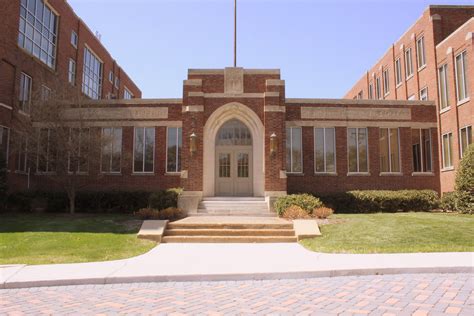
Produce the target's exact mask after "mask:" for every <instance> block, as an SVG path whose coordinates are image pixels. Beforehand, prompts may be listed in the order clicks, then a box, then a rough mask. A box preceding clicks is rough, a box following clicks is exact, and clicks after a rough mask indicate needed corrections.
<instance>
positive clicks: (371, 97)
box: [368, 81, 374, 100]
mask: <svg viewBox="0 0 474 316" xmlns="http://www.w3.org/2000/svg"><path fill="white" fill-rule="evenodd" d="M368 97H369V100H373V99H374V83H373V82H372V81H371V82H370V83H369V95H368Z"/></svg>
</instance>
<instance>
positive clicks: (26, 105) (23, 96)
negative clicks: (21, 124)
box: [18, 72, 33, 113]
mask: <svg viewBox="0 0 474 316" xmlns="http://www.w3.org/2000/svg"><path fill="white" fill-rule="evenodd" d="M32 81H33V80H32V79H31V77H30V76H28V75H27V74H25V73H23V72H22V73H21V75H20V96H19V98H18V100H20V110H22V111H23V112H25V113H29V112H30V99H31V86H32Z"/></svg>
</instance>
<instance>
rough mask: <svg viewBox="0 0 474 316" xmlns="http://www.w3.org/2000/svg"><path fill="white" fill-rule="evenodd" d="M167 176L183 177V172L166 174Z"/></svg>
mask: <svg viewBox="0 0 474 316" xmlns="http://www.w3.org/2000/svg"><path fill="white" fill-rule="evenodd" d="M165 176H169V177H178V176H181V172H165Z"/></svg>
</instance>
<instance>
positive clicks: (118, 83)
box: [115, 77, 120, 89]
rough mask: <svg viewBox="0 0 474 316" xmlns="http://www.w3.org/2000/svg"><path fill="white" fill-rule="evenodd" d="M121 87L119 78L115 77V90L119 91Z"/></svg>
mask: <svg viewBox="0 0 474 316" xmlns="http://www.w3.org/2000/svg"><path fill="white" fill-rule="evenodd" d="M119 87H120V79H119V77H115V88H116V89H118V88H119Z"/></svg>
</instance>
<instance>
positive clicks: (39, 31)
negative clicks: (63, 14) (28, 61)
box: [18, 0, 58, 68]
mask: <svg viewBox="0 0 474 316" xmlns="http://www.w3.org/2000/svg"><path fill="white" fill-rule="evenodd" d="M57 19H58V17H57V16H56V14H54V12H53V11H51V9H49V7H48V6H47V5H45V4H44V1H43V0H29V1H26V0H22V1H21V5H20V31H19V34H18V45H19V46H20V47H21V48H23V49H25V50H26V51H28V52H29V53H31V54H32V55H33V56H35V57H37V58H38V59H39V60H41V61H42V62H43V63H45V64H46V65H48V67H50V68H54V63H55V61H56V42H57Z"/></svg>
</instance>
